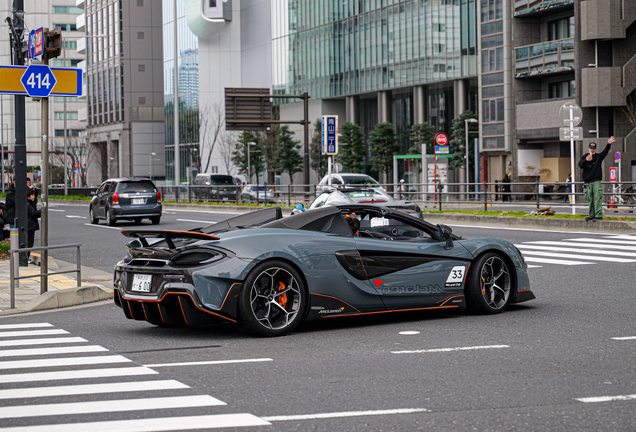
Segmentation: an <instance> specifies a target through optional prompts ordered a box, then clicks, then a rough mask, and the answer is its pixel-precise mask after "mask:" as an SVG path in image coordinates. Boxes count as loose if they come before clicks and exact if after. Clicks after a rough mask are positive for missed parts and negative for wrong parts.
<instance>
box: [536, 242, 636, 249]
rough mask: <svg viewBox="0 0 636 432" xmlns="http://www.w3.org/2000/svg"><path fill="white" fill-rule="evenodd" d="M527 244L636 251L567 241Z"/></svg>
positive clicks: (627, 247)
mask: <svg viewBox="0 0 636 432" xmlns="http://www.w3.org/2000/svg"><path fill="white" fill-rule="evenodd" d="M525 244H533V245H548V246H574V247H588V248H590V247H591V248H599V249H618V250H622V251H636V246H621V245H617V244H612V245H602V244H596V243H583V242H581V243H576V242H574V243H569V242H567V241H547V240H542V241H532V242H525Z"/></svg>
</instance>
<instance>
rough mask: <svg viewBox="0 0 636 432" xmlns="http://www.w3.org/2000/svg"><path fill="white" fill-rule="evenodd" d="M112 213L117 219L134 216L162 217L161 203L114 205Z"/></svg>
mask: <svg viewBox="0 0 636 432" xmlns="http://www.w3.org/2000/svg"><path fill="white" fill-rule="evenodd" d="M111 211H112V215H113V216H114V217H115V219H126V218H133V217H161V204H155V205H154V206H138V207H137V206H126V207H121V206H113V207H111Z"/></svg>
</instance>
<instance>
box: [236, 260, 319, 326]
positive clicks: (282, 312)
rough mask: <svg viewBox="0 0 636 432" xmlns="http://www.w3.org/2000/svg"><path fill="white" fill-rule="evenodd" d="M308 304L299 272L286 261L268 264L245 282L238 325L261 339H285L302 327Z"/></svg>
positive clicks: (262, 265) (269, 262)
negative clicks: (301, 322)
mask: <svg viewBox="0 0 636 432" xmlns="http://www.w3.org/2000/svg"><path fill="white" fill-rule="evenodd" d="M306 304H307V294H306V289H305V286H304V284H303V281H302V279H301V278H300V275H299V274H298V272H297V271H296V269H294V268H293V267H292V266H291V265H289V264H287V263H285V262H282V261H267V262H264V263H261V264H259V265H257V266H256V267H255V268H254V269H253V270H252V271H251V272H250V274H249V275H248V277H247V279H245V283H244V284H243V289H242V291H241V294H240V298H239V304H238V315H239V322H238V325H239V328H240V329H241V330H243V331H245V332H247V333H251V334H254V335H257V336H283V335H285V334H287V333H289V332H290V331H292V330H293V329H294V327H296V325H298V323H299V322H300V320H301V319H302V315H303V311H304V310H305V306H306Z"/></svg>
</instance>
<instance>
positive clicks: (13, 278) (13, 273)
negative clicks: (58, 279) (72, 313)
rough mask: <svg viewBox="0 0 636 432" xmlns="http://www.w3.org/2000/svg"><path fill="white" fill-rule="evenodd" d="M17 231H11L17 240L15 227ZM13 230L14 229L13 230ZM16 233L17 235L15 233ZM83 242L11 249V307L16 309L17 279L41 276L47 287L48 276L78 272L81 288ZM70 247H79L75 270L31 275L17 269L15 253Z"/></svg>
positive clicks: (12, 236)
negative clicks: (23, 274) (21, 273)
mask: <svg viewBox="0 0 636 432" xmlns="http://www.w3.org/2000/svg"><path fill="white" fill-rule="evenodd" d="M14 230H15V231H16V232H15V233H13V232H12V233H11V238H12V240H13V238H15V239H16V240H17V234H18V233H17V229H15V228H14ZM12 231H13V230H12ZM14 234H15V235H14ZM81 246H82V245H81V244H69V245H60V246H41V247H33V248H24V249H13V247H12V248H11V250H9V262H10V264H9V265H10V273H9V280H10V281H9V283H10V290H11V309H15V288H16V281H19V280H20V279H32V278H35V277H38V276H39V277H40V280H41V282H40V286H42V287H46V286H48V277H49V276H53V275H58V274H66V273H76V274H77V287H78V288H79V287H80V286H81V285H82V257H81V253H80V247H81ZM69 248H77V268H76V269H75V270H63V271H57V272H48V273H40V274H37V275H30V276H19V274H20V273H19V271H18V270H16V267H17V266H16V264H17V262H16V261H15V254H19V253H25V252H34V251H45V252H46V251H49V250H54V249H69ZM16 271H18V276H16ZM40 294H44V292H40Z"/></svg>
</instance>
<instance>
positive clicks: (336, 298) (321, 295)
mask: <svg viewBox="0 0 636 432" xmlns="http://www.w3.org/2000/svg"><path fill="white" fill-rule="evenodd" d="M311 295H316V296H320V297H327V298H331V299H334V300H338V301H339V302H342V303H344V304H346V305H347V306H349V307H350V308H351V309H353V310H355V311H357V312H360V311H359V310H358V309H356V308H354V307H353V306H351V305H350V304H349V303H347V302H346V301H344V300H340V299H339V298H338V297H331V296H328V295H324V294H316V293H311Z"/></svg>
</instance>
